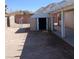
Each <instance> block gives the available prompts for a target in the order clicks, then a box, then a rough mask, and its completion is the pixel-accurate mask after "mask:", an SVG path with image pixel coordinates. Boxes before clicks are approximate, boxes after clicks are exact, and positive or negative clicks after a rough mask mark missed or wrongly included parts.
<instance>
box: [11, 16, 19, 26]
mask: <svg viewBox="0 0 79 59" xmlns="http://www.w3.org/2000/svg"><path fill="white" fill-rule="evenodd" d="M9 19H10V27H20V25H19V24H16V23H15V16H14V15H11V16H10V17H9Z"/></svg>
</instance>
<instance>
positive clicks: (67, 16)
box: [64, 10, 74, 29]
mask: <svg viewBox="0 0 79 59" xmlns="http://www.w3.org/2000/svg"><path fill="white" fill-rule="evenodd" d="M64 20H65V26H66V27H68V28H71V29H74V11H73V10H71V11H67V12H64Z"/></svg>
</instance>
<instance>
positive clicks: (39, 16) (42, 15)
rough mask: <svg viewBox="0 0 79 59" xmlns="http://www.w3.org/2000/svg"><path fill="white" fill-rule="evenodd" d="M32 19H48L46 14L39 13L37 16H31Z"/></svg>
mask: <svg viewBox="0 0 79 59" xmlns="http://www.w3.org/2000/svg"><path fill="white" fill-rule="evenodd" d="M31 17H32V18H42V17H49V15H48V14H47V13H39V14H34V15H33V16H31Z"/></svg>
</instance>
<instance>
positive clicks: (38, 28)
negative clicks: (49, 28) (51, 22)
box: [36, 18, 39, 31]
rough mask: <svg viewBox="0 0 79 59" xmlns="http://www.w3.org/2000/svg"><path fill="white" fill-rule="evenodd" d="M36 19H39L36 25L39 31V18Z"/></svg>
mask: <svg viewBox="0 0 79 59" xmlns="http://www.w3.org/2000/svg"><path fill="white" fill-rule="evenodd" d="M36 21H37V25H36V26H37V27H36V28H37V31H39V18H36Z"/></svg>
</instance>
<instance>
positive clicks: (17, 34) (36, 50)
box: [5, 28, 74, 59]
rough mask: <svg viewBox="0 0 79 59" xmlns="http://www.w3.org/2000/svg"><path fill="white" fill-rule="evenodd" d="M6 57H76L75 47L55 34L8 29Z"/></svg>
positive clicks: (30, 58)
mask: <svg viewBox="0 0 79 59" xmlns="http://www.w3.org/2000/svg"><path fill="white" fill-rule="evenodd" d="M5 44H6V59H74V49H73V47H71V46H70V45H69V44H67V43H66V42H64V41H63V40H62V39H61V38H59V37H57V36H56V35H55V34H52V33H49V32H45V31H44V32H33V31H30V30H29V29H19V28H7V29H6V43H5Z"/></svg>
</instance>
